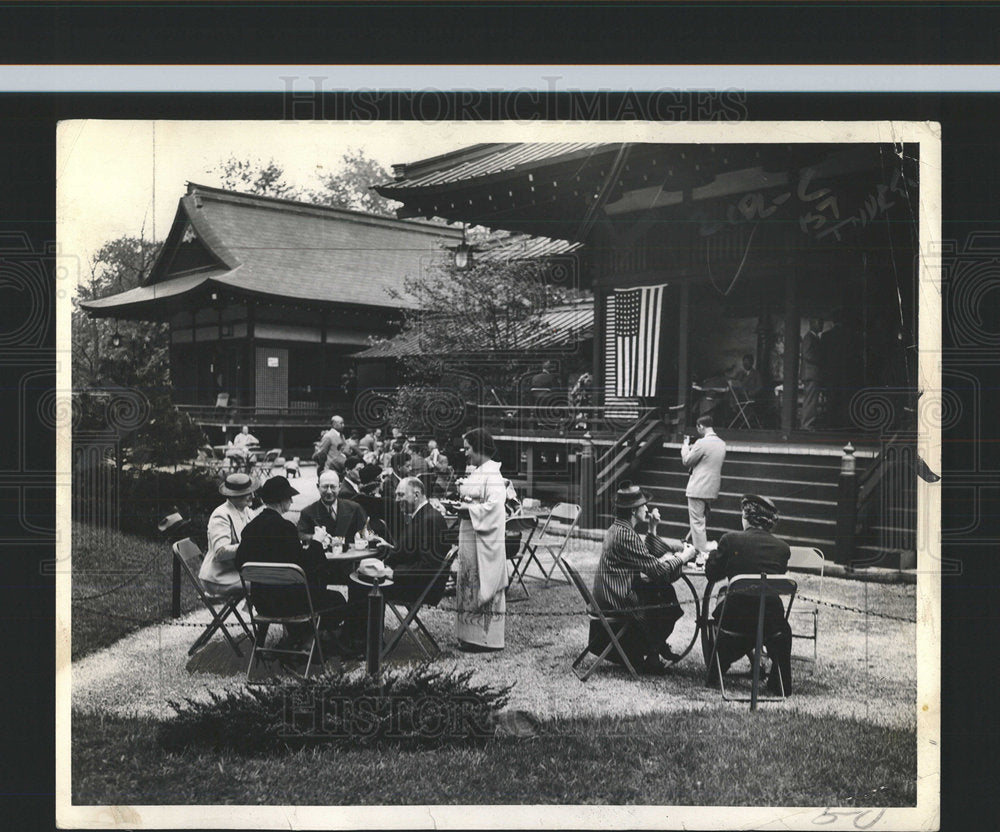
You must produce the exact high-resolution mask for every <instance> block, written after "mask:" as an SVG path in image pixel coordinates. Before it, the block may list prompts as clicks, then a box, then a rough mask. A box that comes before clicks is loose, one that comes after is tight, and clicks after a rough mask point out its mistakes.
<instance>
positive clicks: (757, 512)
mask: <svg viewBox="0 0 1000 832" xmlns="http://www.w3.org/2000/svg"><path fill="white" fill-rule="evenodd" d="M741 508H742V511H743V531H741V532H729V533H728V534H724V535H723V536H722V539H721V540H720V541H719V548H718V549H716V550H715V551H714V552H712V553H711V554H710V555H709V557H708V563H707V564H705V577H706V578H707V579H708V580H709V581H721V580H723V579H724V578H731V577H733V575H747V574H750V575H760V574H761V573H762V572H763V573H765V574H767V575H783V574H784V573H785V572H786V571H787V570H788V559H789V558H790V557H791V550H790V549H789V547H788V544H787V543H785V541H783V540H780V539H778V538H777V537H775V536H774V535H773V534H771V529H772V528H774V524H775V523H777V522H778V509H777V508H776V507H775V505H774V503H772V502H771V501H770V500H769V499H767V498H766V497H760V496H758V495H756V494H746V495H744V497H743V499H742V501H741ZM758 604H759V601H758V600H757V599H756V598H753V597H750V596H749V595H738V596H736V597H734V598H732V599H731V600H727V599H723V600H722V601H720V603H719V605H718V606H717V607H716V608H715V613H714V615H715V620H716V621H718V620H719V618H720V616H721V615H722V611H723V609H726V621H725V624H726V629H727V630H731V631H735V632H738V633H741V634H743V633H745V634H746V635H745V636H744V635H740V636H722V637H720V639H719V646H718V655H719V664H720V666H721V667H722V672H723V673H725V672H726V670H727V669H728V668H729V665H730V664H732V663H733V662H734V661H735V660H736V659H738V658H739V657H740V656H742V655H746V654H747V649H748V643H749V644H750V645H751V647H752V645H753V643H754V640H755V639H756V636H757V613H758V608H759V607H758ZM764 646H765V647H767V654H768V655H769V656H770V657H771V659H772V660H773V662H774V664H773V666H772V670H771V673H770V674H769V676H768V680H767V689H768V692H769V693H775V694H777V693H780V692H781V687H780V682H779V675H778V674H779V673H780V674H781V678H782V680H783V682H784V690H785V694H786V695H788V694H789V693H791V690H792V630H791V627H789V626H788V623H787V622H786V621H785V610H784V607H783V606H782V603H781V599H780V598H777V597H773V596H772V597H769V598H767V599H766V600H765V602H764ZM713 670H714V668H709V675H708V682H709V683H710V684H717V679H716V678H715V676H714V673H713Z"/></svg>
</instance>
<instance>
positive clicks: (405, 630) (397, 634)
mask: <svg viewBox="0 0 1000 832" xmlns="http://www.w3.org/2000/svg"><path fill="white" fill-rule="evenodd" d="M456 557H458V546H452V547H451V549H450V550H449V551H448V554H446V555H445V556H444V560H442V561H441V565H440V566H438V569H437V571H436V572H435V573H434V577H433V578H431V580H429V581H428V582H427V586H425V587H424V589H423V592H421V593H420V595H419V596H417V600H416V601H411V602H408V603H406V602H395V601H392V600H391V599H389V598H386V599H385V605H386V606H387V607H388V608H389V609H390V610H392V613H393V615H395V616H396V620H397V621H399V626H398V627H397V628H396V629H395V630H394V631H393V633H392V635H391V636H389V640H388V641H387V642H385V644H384V645H383V646H382V652H381V654H380V657H379V661H380V662H382V661H385V660H386V659H387V658H388V657H389V655H390V654H391V653H392V652H393V650H395V649H396V648H397V647H398V646H399V643H400V642H401V641H402V640H403V636H404V635H406V636H409V637H410V640H411V641H413V642H414V643H415V644H416V645H417V647H419V648H420V649H421V650H422V651H423V653H424V655H425V656H426V657H427V658H428V659H432V658H434V656H432V655H431V654H430V652H428V650H427V648H426V647H424V645H423V644H422V643H421V641H420V639H419V638H417V636H416V635H415V634H414V633H413V631H412V630H411V629H410V625H411V624H415V625H416V626H417V629H418V630H420V632H422V633H423V634H424V635H425V636H426V637H427V640H428V641H429V642H430V643H431V646H432V647H433V648H434V651H435V655H438V654H440V653H441V648H440V647H439V646H438V643H437V642H436V641H435V640H434V636H432V635H431V634H430V631H429V630H428V629H427V627H425V626H424V622H423V621H421V620H420V616H419V613H420V611H421V610H422V609H423V608H424V604H425V601H426V599H427V595H428V593H429V592H430V591H431V589H432V588H433V587H434V585H435V584H436V583H437V582H438V581H439V580H441V576H442V575H444V574H445V573H446V572H449V571H450V570H451V565H452V563H454V562H455V558H456ZM403 606H405V607H406V615H405V616H404V615H402V614H401V613H400V611H399V607H403ZM435 606H436V605H435Z"/></svg>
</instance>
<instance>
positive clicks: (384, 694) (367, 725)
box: [158, 666, 513, 754]
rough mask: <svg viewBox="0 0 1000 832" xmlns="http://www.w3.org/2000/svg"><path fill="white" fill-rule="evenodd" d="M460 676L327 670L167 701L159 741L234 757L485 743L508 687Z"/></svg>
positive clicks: (409, 671) (423, 670) (430, 671)
mask: <svg viewBox="0 0 1000 832" xmlns="http://www.w3.org/2000/svg"><path fill="white" fill-rule="evenodd" d="M471 677H472V672H471V671H465V672H462V673H459V672H456V671H454V670H451V671H440V670H434V669H432V668H430V667H426V666H422V667H417V668H410V669H407V670H405V671H402V672H399V673H394V674H390V675H387V676H385V677H383V679H382V680H381V682H379V681H376V680H374V679H372V678H371V677H370V676H368V675H367V674H363V673H359V674H352V675H349V676H345V675H339V674H335V673H331V672H327V673H325V674H323V675H321V676H317V677H315V678H312V679H295V678H293V679H276V680H274V681H273V682H271V683H268V684H266V685H261V686H257V685H248V686H246V687H245V688H241V689H239V690H235V691H230V692H228V693H227V694H225V695H224V696H219V695H216V694H212V701H210V702H207V703H205V702H196V701H192V700H190V699H188V700H185V702H184V703H183V704H178V703H176V702H170V706H171V707H172V708H173V709H174V710H175V711H176V712H177V716H176V718H175V719H172V720H170V721H169V722H165V723H162V724H161V725H160V727H159V731H158V738H159V742H160V745H161V746H162V747H163V748H164V749H166V750H167V751H183V750H187V749H198V748H202V749H207V750H212V751H232V752H235V753H238V754H261V753H275V752H284V751H294V750H296V749H299V748H302V747H303V746H308V745H314V744H317V743H321V744H323V745H333V746H337V747H342V748H365V747H372V746H381V745H394V746H400V747H404V748H436V747H442V746H448V745H462V744H467V743H477V742H481V741H483V740H487V739H489V738H490V737H492V736H493V734H494V727H495V724H496V715H497V713H498V712H499V711H500V710H501V709H502V708H503V707H504V706H505V705H506V704H507V701H508V698H509V697H508V694H509V693H510V690H511V688H512V687H513V686H512V685H510V686H506V687H501V688H494V687H490V686H489V685H473V684H472V683H471V682H470V679H471Z"/></svg>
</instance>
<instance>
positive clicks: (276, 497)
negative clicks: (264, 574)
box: [235, 476, 346, 637]
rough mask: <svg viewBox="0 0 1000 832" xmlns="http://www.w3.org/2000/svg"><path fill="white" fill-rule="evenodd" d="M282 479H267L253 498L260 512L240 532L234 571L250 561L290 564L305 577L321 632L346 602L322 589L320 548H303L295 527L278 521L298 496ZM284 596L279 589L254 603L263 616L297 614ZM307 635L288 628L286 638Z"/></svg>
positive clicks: (315, 545)
mask: <svg viewBox="0 0 1000 832" xmlns="http://www.w3.org/2000/svg"><path fill="white" fill-rule="evenodd" d="M298 493H299V492H298V491H296V490H295V489H294V488H293V487H292V486H291V485H290V484H289V482H288V480H287V479H286V478H285V477H282V476H278V477H271V478H270V479H269V480H268V481H267V482H265V483H264V484H263V485H262V486H261V487H260V488H259V489H258V490H257V494H258V496H259V497H260V499H261V501H262V502H263V503H264V508H263V509H261V511H260V513H259V514H258V515H257V516H256V517H255V518H254V519H253V520H251V521H250V522H249V523H247V525H246V528H245V529H244V530H243V537H242V539H241V540H240V545H239V548H238V549H237V550H236V559H235V562H236V568H237V569H242V568H243V565H244V564H246V563H250V562H253V561H263V562H265V563H294V564H295V565H296V566H299V567H300V568H301V569H302V571H303V572H305V575H306V581H307V582H308V584H309V594H310V596H311V597H312V603H313V608H314V609H315V610H317V611H319V612H320V613H321V623H322V625H323V627H324V629H327V628H332V627H335V626H337V625H339V624H340V623H341V622H342V621H343V619H344V615H345V612H346V610H345V607H346V601H345V599H344V596H343V595H342V594H340V593H339V592H333V591H331V590H328V589H327V588H326V584H327V583H328V576H327V562H326V557H325V555H324V554H323V548H322V547H321V546H320V545H319V544H318V543H316V542H314V541H310V542H308V544H307V545H306V546H303V545H302V543H301V542H300V540H299V534H298V532H297V531H296V529H295V524H294V523H292V522H291V521H289V520H286V519H285V518H284V517H282V514H284V513H285V512H287V511H288V510H289V509H290V508H291V505H292V498H293V497H294V496H295V495H296V494H298ZM285 594H290V593H287V592H286V591H283V590H282V589H281V588H280V587H272V588H269V589H268V590H267V592H266V595H264V596H262V597H261V598H260V600H259V602H257V607H258V609H259V610H260V611H261V612H262V613H264V614H273V615H286V614H289V613H291V612H296V611H299V610H298V608H297V607H295V608H293V606H292V602H291V600H290V598H289V599H286V598H284V597H283V595H285ZM308 632H310V628H309V627H308V625H297V626H295V627H292V628H290V633H289V635H292V636H299V637H301V636H302V635H304V634H307V633H308Z"/></svg>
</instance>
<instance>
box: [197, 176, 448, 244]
mask: <svg viewBox="0 0 1000 832" xmlns="http://www.w3.org/2000/svg"><path fill="white" fill-rule="evenodd" d="M186 184H187V196H201V197H207V198H209V199H215V200H217V201H219V202H229V203H232V204H237V205H246V206H247V207H251V208H265V209H270V210H282V209H285V210H288V211H289V212H292V213H302V214H311V215H313V216H318V217H320V216H337V217H340V218H347V219H354V220H355V221H357V220H361V221H367V222H370V223H371V224H373V225H381V224H387V225H389V226H390V227H395V228H406V229H411V230H414V231H420V232H422V233H431V232H433V233H435V234H440V233H441V232H446V233H447V232H451V233H453V234H455V235H456V237H459V236H461V230H460V229H458V228H452V227H451V226H450V225H447V224H445V223H441V222H434V221H432V220H401V219H399V218H398V217H387V216H384V215H383V214H373V213H371V212H369V211H357V210H355V209H353V208H340V207H337V206H334V205H319V204H317V203H315V202H303V201H302V200H299V199H285V198H284V197H277V196H264V195H261V194H248V193H244V192H242V191H233V190H228V189H226V188H216V187H213V186H211V185H199V184H198V183H197V182H191V181H188V182H187V183H186Z"/></svg>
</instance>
